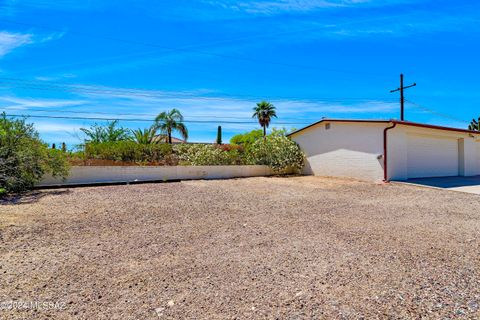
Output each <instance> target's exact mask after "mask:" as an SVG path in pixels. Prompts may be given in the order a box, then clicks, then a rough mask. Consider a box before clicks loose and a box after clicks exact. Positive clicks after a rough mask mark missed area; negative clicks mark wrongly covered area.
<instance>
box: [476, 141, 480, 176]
mask: <svg viewBox="0 0 480 320" xmlns="http://www.w3.org/2000/svg"><path fill="white" fill-rule="evenodd" d="M476 145H477V174H479V175H480V142H476Z"/></svg>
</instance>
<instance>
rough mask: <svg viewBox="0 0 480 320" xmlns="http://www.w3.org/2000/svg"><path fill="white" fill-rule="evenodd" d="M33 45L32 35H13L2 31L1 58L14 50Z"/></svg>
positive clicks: (0, 39) (0, 38)
mask: <svg viewBox="0 0 480 320" xmlns="http://www.w3.org/2000/svg"><path fill="white" fill-rule="evenodd" d="M30 43H32V35H31V34H22V33H11V32H7V31H0V57H3V56H5V55H6V54H8V53H10V52H11V51H12V50H14V49H16V48H18V47H21V46H24V45H27V44H30Z"/></svg>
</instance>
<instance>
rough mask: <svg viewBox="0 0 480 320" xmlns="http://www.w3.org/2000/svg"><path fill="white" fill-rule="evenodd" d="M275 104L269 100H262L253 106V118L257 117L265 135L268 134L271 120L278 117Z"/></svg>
mask: <svg viewBox="0 0 480 320" xmlns="http://www.w3.org/2000/svg"><path fill="white" fill-rule="evenodd" d="M275 109H276V108H275V106H274V105H273V104H271V103H270V102H267V101H262V102H259V103H257V106H256V107H255V108H253V111H254V113H253V116H252V118H257V119H258V123H259V124H260V125H261V126H262V128H263V137H264V138H265V136H266V135H267V128H268V126H269V125H270V121H271V120H272V118H276V117H277V113H276V111H275Z"/></svg>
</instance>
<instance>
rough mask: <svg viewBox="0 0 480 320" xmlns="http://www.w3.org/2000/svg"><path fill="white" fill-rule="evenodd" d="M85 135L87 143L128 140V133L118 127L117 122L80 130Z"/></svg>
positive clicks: (126, 130)
mask: <svg viewBox="0 0 480 320" xmlns="http://www.w3.org/2000/svg"><path fill="white" fill-rule="evenodd" d="M80 130H81V131H82V132H83V133H85V135H86V136H87V138H86V139H85V141H87V142H114V141H122V140H128V139H129V138H130V132H129V130H128V129H126V128H122V127H119V126H118V120H115V121H110V122H108V123H107V124H106V125H99V124H97V123H95V124H93V125H91V126H90V128H88V129H87V128H80Z"/></svg>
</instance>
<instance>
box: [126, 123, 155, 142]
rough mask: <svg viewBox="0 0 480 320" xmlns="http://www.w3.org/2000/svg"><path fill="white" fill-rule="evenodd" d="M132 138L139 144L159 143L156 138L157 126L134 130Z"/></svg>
mask: <svg viewBox="0 0 480 320" xmlns="http://www.w3.org/2000/svg"><path fill="white" fill-rule="evenodd" d="M132 140H133V141H135V142H136V143H138V144H152V143H157V142H158V141H156V140H155V128H154V127H150V128H146V129H143V130H142V129H137V130H132Z"/></svg>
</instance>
